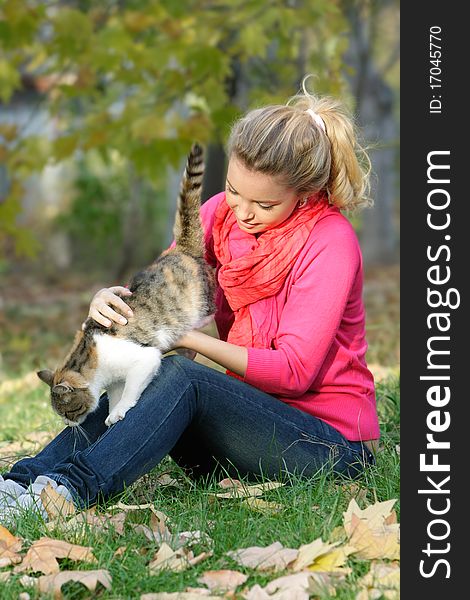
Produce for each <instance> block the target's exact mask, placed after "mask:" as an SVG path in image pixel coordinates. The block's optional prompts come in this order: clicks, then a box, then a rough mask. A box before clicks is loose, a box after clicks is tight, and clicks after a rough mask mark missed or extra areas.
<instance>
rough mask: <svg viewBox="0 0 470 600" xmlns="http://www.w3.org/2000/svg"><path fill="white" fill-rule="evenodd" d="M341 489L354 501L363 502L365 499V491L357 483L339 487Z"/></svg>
mask: <svg viewBox="0 0 470 600" xmlns="http://www.w3.org/2000/svg"><path fill="white" fill-rule="evenodd" d="M341 489H342V490H343V492H346V494H348V495H349V496H351V497H353V498H354V499H355V500H356V501H359V502H364V501H365V499H366V498H367V489H366V488H364V487H361V486H360V485H358V484H357V483H345V484H343V485H342V486H341Z"/></svg>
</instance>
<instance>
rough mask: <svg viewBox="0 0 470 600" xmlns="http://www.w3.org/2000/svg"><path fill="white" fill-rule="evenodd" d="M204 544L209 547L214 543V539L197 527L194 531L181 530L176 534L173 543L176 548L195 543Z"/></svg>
mask: <svg viewBox="0 0 470 600" xmlns="http://www.w3.org/2000/svg"><path fill="white" fill-rule="evenodd" d="M201 543H202V544H206V545H207V546H208V547H209V548H212V546H213V545H214V540H213V539H212V538H211V537H210V536H209V535H208V534H207V533H205V532H204V531H200V530H199V529H198V530H196V531H182V532H181V533H179V534H178V535H177V536H176V540H175V545H176V547H177V548H180V547H181V546H188V547H191V546H194V545H195V544H201Z"/></svg>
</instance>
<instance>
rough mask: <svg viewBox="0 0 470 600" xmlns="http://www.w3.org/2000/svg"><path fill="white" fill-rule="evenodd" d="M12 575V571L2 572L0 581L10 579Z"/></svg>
mask: <svg viewBox="0 0 470 600" xmlns="http://www.w3.org/2000/svg"><path fill="white" fill-rule="evenodd" d="M11 576H12V572H11V571H5V572H4V573H0V582H5V581H8V580H9V579H10V577H11Z"/></svg>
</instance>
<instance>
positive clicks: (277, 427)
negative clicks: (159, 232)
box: [0, 90, 379, 517]
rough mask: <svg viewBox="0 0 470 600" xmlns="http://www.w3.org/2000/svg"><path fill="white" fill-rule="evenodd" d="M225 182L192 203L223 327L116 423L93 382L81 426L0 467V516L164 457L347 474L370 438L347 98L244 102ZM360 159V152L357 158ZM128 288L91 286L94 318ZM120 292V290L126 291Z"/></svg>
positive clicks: (196, 467) (118, 303) (168, 369)
mask: <svg viewBox="0 0 470 600" xmlns="http://www.w3.org/2000/svg"><path fill="white" fill-rule="evenodd" d="M228 157H229V165H228V172H227V181H226V189H225V192H222V193H220V194H217V195H216V196H214V197H213V198H211V199H210V200H208V201H207V202H206V203H205V204H204V205H203V207H202V213H201V214H202V220H203V224H204V228H205V240H206V248H207V260H208V262H209V263H210V264H212V265H213V266H214V267H216V270H217V279H218V289H217V298H216V303H217V312H216V315H215V321H216V324H217V328H218V332H219V337H220V339H216V338H213V337H211V336H208V335H206V334H204V333H202V332H200V331H193V332H191V333H189V334H188V335H186V336H184V338H183V339H181V340H180V341H179V344H178V346H179V347H182V348H186V349H189V350H192V351H194V352H196V353H199V354H201V355H203V356H205V357H207V358H209V359H212V360H213V361H215V362H217V363H218V364H220V365H222V366H223V367H225V369H226V370H227V372H226V373H222V372H219V371H216V370H214V369H211V368H209V367H206V366H204V365H201V364H199V363H197V362H192V361H190V360H188V359H187V358H184V357H182V356H178V355H170V356H167V357H165V358H164V359H163V361H162V365H161V370H160V372H159V374H158V376H157V377H156V378H155V379H154V381H153V382H152V383H151V384H150V385H149V386H148V388H147V389H146V390H145V392H144V393H143V395H142V396H141V398H140V400H139V402H138V403H137V405H136V406H135V407H134V408H132V410H130V411H129V412H128V413H127V414H126V417H125V419H124V420H122V421H120V422H118V423H116V424H115V425H113V426H112V427H110V428H107V427H106V426H105V424H104V421H105V418H106V415H107V412H108V407H107V404H108V402H107V397H106V395H103V396H102V398H101V402H100V406H99V408H98V409H97V410H96V412H94V413H92V414H90V415H89V416H88V418H87V419H86V421H85V422H84V423H83V429H84V430H85V433H86V437H85V436H77V435H74V432H73V431H72V430H71V428H67V429H65V430H64V431H62V433H60V434H59V435H58V436H57V437H56V438H55V439H54V440H53V441H52V442H51V443H50V444H49V445H48V446H47V447H46V448H44V450H42V452H40V453H39V454H38V455H37V456H35V457H33V458H26V459H23V460H21V461H19V462H18V463H16V464H15V465H14V466H13V467H12V469H11V471H10V472H9V473H6V474H4V475H3V478H2V477H0V517H1V515H2V513H3V515H8V514H10V515H12V514H14V511H15V510H17V507H18V506H20V507H22V506H23V507H24V506H31V505H35V506H36V507H38V508H39V509H42V506H41V504H40V501H39V500H38V498H39V494H40V491H41V489H42V488H43V487H44V485H46V483H47V482H50V483H51V484H52V485H53V486H54V487H56V488H57V489H58V491H59V492H60V493H62V494H63V495H64V496H66V497H67V498H73V500H74V501H75V502H76V503H77V505H79V506H84V505H88V504H91V503H94V502H96V500H97V498H98V497H100V498H105V499H106V498H108V497H110V496H111V495H113V494H116V493H118V492H120V491H122V490H123V489H124V487H125V486H129V485H130V484H131V483H133V482H134V481H136V480H137V479H138V478H139V477H141V476H142V475H143V474H144V473H147V472H148V471H149V470H150V469H152V468H153V467H154V466H155V465H156V464H157V463H158V462H159V461H160V460H162V458H163V457H165V456H166V455H168V454H169V455H170V456H172V457H173V459H174V460H175V461H176V462H177V463H178V464H180V465H181V466H182V467H184V468H185V469H186V470H187V471H188V472H189V473H191V474H192V476H194V477H200V476H207V475H209V474H211V473H213V472H214V470H216V469H222V470H223V471H224V473H229V474H230V475H234V476H237V477H243V476H252V477H256V476H260V475H262V476H265V477H268V478H281V477H283V476H285V475H286V474H297V475H303V476H305V477H309V476H312V475H314V474H315V473H317V472H318V471H319V470H321V469H332V470H333V471H335V472H337V473H342V474H346V475H356V474H358V473H360V472H361V470H362V469H363V468H364V465H367V464H368V463H372V462H373V461H374V456H373V450H374V445H375V443H376V441H377V440H378V438H379V426H378V419H377V413H376V403H375V393H374V382H373V377H372V375H371V373H370V371H369V370H368V368H367V365H366V361H365V353H366V349H367V343H366V340H365V322H364V306H363V301H362V284H363V270H362V259H361V252H360V248H359V245H358V241H357V238H356V235H355V233H354V230H353V228H352V226H351V224H350V223H349V221H348V220H347V219H346V217H345V216H343V215H342V213H341V210H343V209H345V210H352V209H356V208H358V207H360V206H362V205H364V204H366V200H365V193H366V190H367V175H368V173H367V170H366V169H364V164H363V163H364V161H363V160H362V159H363V158H364V157H365V155H364V153H363V152H362V150H361V148H360V146H359V144H358V143H357V139H356V136H355V131H354V127H353V124H352V121H351V119H350V117H349V116H348V113H347V112H346V111H345V109H344V108H343V107H342V105H341V104H340V103H339V102H338V101H336V100H333V99H331V98H316V97H313V96H311V95H309V94H308V93H306V91H305V90H304V93H302V94H300V95H298V96H296V97H294V98H293V99H291V100H290V101H289V103H288V104H287V105H286V106H282V105H279V106H267V107H265V108H261V109H257V110H253V111H251V112H249V113H247V114H246V115H245V116H244V117H243V118H242V119H240V120H239V121H238V122H237V123H236V124H235V125H234V127H233V130H232V133H231V136H230V139H229V143H228ZM365 158H366V157H365ZM129 294H130V292H129V291H128V290H127V289H126V288H122V287H111V288H107V289H104V290H100V291H99V292H98V293H97V294H96V295H95V297H94V298H93V300H92V302H91V306H90V312H89V314H90V316H91V317H92V318H93V319H95V320H96V321H98V322H99V323H101V324H103V325H107V326H109V325H110V324H111V322H112V321H116V322H121V320H122V319H123V316H124V315H126V314H129V310H130V309H129V307H128V306H127V305H126V303H125V301H124V299H125V297H126V295H129ZM123 298H124V299H123Z"/></svg>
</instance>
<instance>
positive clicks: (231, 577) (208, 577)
mask: <svg viewBox="0 0 470 600" xmlns="http://www.w3.org/2000/svg"><path fill="white" fill-rule="evenodd" d="M247 579H248V576H247V575H244V574H243V573H240V572H239V571H232V570H230V569H221V570H220V571H205V572H204V573H203V574H202V575H201V577H198V582H199V583H202V584H204V585H206V586H207V587H208V588H209V589H210V590H216V591H224V592H225V591H230V590H235V589H236V588H237V587H238V586H239V585H242V583H245V581H246V580H247Z"/></svg>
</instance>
